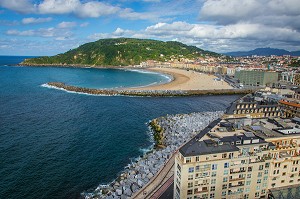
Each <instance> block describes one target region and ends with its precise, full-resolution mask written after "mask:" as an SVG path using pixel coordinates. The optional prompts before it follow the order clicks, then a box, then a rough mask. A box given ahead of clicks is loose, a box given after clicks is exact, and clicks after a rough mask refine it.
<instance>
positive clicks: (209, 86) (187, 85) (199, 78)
mask: <svg viewBox="0 0 300 199" xmlns="http://www.w3.org/2000/svg"><path fill="white" fill-rule="evenodd" d="M147 70H150V71H154V72H160V73H165V74H168V75H171V76H173V78H174V79H173V81H171V82H169V83H166V84H161V85H154V86H147V87H139V88H138V89H139V90H214V89H216V90H217V89H232V87H231V86H230V85H229V84H227V83H226V82H225V81H216V80H215V79H216V78H217V77H216V76H214V75H208V74H204V73H199V72H195V71H191V70H189V71H187V70H182V69H175V68H149V69H147ZM132 89H133V90H134V89H135V88H132Z"/></svg>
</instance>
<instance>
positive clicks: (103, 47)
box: [22, 38, 220, 66]
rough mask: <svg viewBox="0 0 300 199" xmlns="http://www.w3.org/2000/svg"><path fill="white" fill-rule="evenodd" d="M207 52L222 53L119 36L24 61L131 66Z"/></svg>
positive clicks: (180, 44) (208, 53) (189, 56)
mask: <svg viewBox="0 0 300 199" xmlns="http://www.w3.org/2000/svg"><path fill="white" fill-rule="evenodd" d="M207 55H210V56H220V55H219V54H217V53H213V52H209V51H204V50H202V49H200V48H197V47H195V46H188V45H185V44H183V43H180V42H175V41H168V42H163V41H157V40H150V39H131V38H118V39H100V40H98V41H95V42H91V43H86V44H83V45H81V46H79V47H78V48H76V49H73V50H69V51H68V52H66V53H63V54H58V55H55V56H51V57H48V56H44V57H37V58H32V59H26V60H25V61H24V62H23V63H22V64H27V65H29V64H35V65H39V64H41V65H42V64H51V65H52V64H58V65H63V64H66V65H72V64H74V65H77V64H82V65H97V66H127V65H137V64H140V63H141V62H143V61H147V60H156V61H169V60H170V59H171V58H173V59H180V58H197V57H200V56H207Z"/></svg>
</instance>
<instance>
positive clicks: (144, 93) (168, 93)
mask: <svg viewBox="0 0 300 199" xmlns="http://www.w3.org/2000/svg"><path fill="white" fill-rule="evenodd" d="M46 85H47V86H48V87H53V88H58V89H63V90H66V91H71V92H77V93H85V94H91V95H108V96H114V95H122V96H140V97H176V96H178V97H179V96H199V95H241V94H248V93H252V92H254V91H255V90H253V89H222V90H221V89H218V90H142V89H141V90H129V89H128V90H127V89H92V88H84V87H77V86H71V85H66V84H64V83H62V82H49V83H47V84H46Z"/></svg>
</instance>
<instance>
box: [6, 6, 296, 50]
mask: <svg viewBox="0 0 300 199" xmlns="http://www.w3.org/2000/svg"><path fill="white" fill-rule="evenodd" d="M0 34H1V37H0V55H54V54H58V53H63V52H65V51H67V50H69V49H72V48H76V47H78V46H79V45H81V44H84V43H86V42H92V41H96V40H98V39H102V38H117V37H133V38H151V39H158V40H163V41H168V40H175V41H180V42H183V43H185V44H188V45H195V46H198V47H200V48H203V49H205V50H211V51H215V52H229V51H237V50H250V49H254V48H257V47H274V48H283V49H286V50H300V3H299V0H174V1H170V0H166V1H164V0H106V1H100V0H0Z"/></svg>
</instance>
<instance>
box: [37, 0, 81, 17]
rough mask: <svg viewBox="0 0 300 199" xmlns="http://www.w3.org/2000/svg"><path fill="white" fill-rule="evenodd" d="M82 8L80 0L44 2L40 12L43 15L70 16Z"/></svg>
mask: <svg viewBox="0 0 300 199" xmlns="http://www.w3.org/2000/svg"><path fill="white" fill-rule="evenodd" d="M79 6H81V2H80V1H79V0H44V1H43V2H42V3H40V4H39V5H38V12H39V13H42V14H68V13H72V12H75V10H76V9H77V8H78V7H79Z"/></svg>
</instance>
